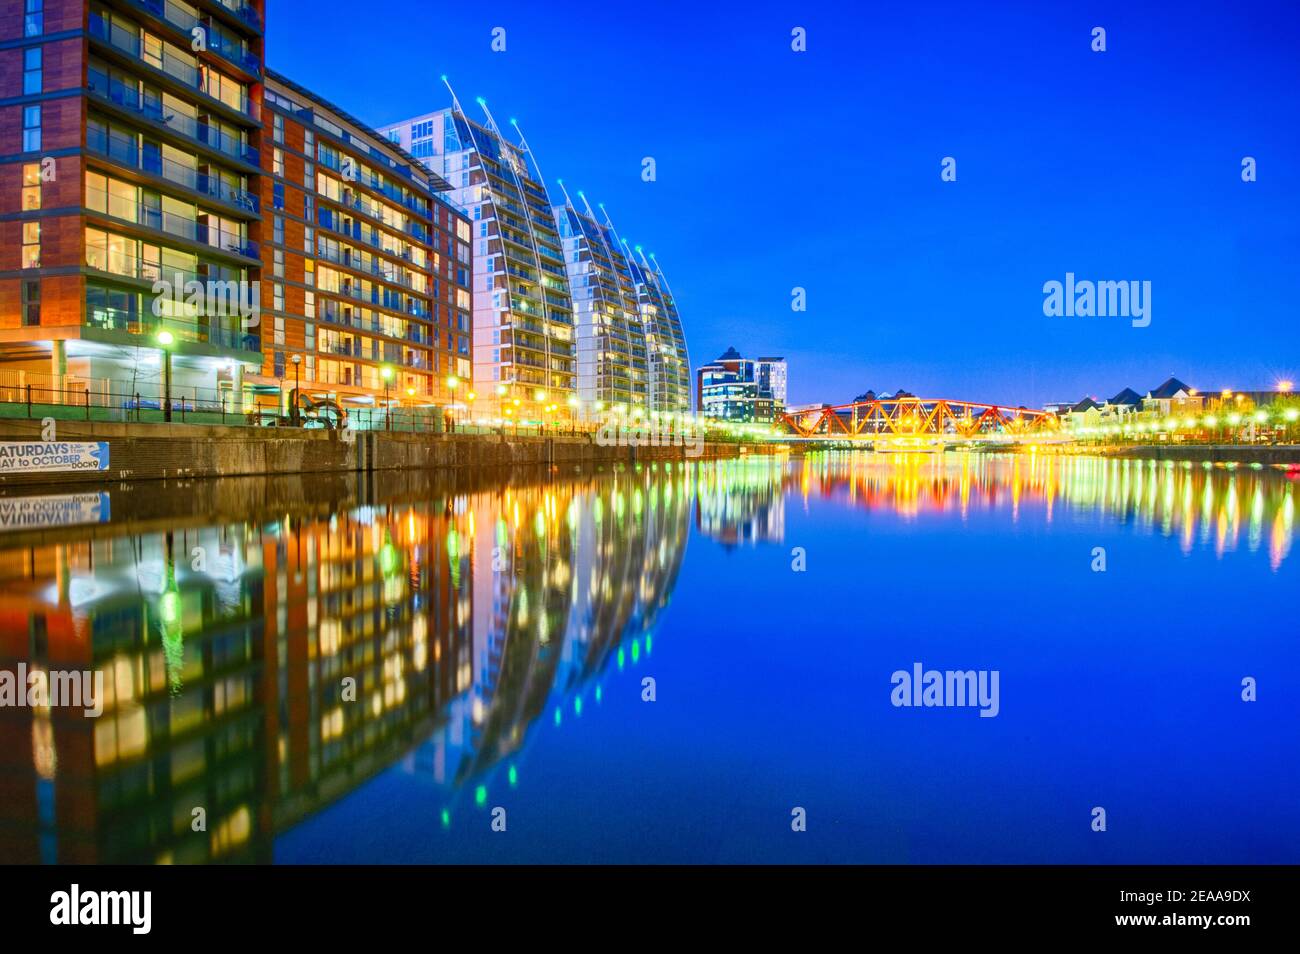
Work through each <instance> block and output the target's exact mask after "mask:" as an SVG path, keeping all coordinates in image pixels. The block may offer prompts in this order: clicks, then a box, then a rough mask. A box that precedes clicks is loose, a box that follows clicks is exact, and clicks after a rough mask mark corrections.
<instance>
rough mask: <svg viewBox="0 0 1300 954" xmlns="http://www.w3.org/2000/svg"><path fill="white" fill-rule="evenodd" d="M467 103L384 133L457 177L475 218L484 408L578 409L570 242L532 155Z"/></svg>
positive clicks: (476, 335) (458, 198) (541, 413)
mask: <svg viewBox="0 0 1300 954" xmlns="http://www.w3.org/2000/svg"><path fill="white" fill-rule="evenodd" d="M484 112H485V116H486V117H487V118H486V120H485V121H484V122H476V121H474V120H472V119H470V118H469V117H468V116H467V115H465V113H464V112H463V111H462V110H461V109H460V106H459V104H456V105H454V106H452V107H450V108H447V109H443V110H439V111H438V112H434V113H427V114H425V115H423V116H417V117H415V118H414V119H410V120H406V121H403V122H400V123H395V124H393V125H390V126H385V127H383V128H382V129H381V132H382V133H383V134H384V135H386V136H388V137H389V138H390V139H391V140H392V141H393V142H395V143H398V144H400V145H401V146H403V147H404V148H406V149H407V150H409V151H410V152H411V153H412V154H414V155H416V156H420V157H422V158H421V161H422V162H423V163H424V164H425V165H426V166H427V167H428V168H429V169H431V170H433V171H434V172H435V173H438V174H440V175H441V176H442V177H443V178H444V179H446V180H447V181H448V182H449V183H450V184H451V192H450V193H449V198H450V199H451V201H452V202H453V203H454V204H455V205H456V206H458V207H459V208H461V209H462V210H464V211H465V213H466V214H467V215H468V216H469V218H470V220H471V234H472V236H473V238H472V245H473V278H474V287H473V295H472V298H473V306H474V322H473V327H474V332H473V365H474V390H475V392H476V393H477V394H478V398H479V406H478V410H479V412H480V413H485V414H491V415H494V416H498V415H499V416H504V417H513V418H514V419H515V420H520V421H532V422H539V421H549V420H558V419H562V418H567V417H569V416H570V415H574V414H576V411H577V402H578V384H577V360H576V347H575V335H574V316H573V300H572V298H571V296H570V292H569V281H568V274H567V271H566V269H565V262H564V251H563V243H562V242H561V240H560V236H559V233H558V232H557V230H556V223H555V219H554V217H553V215H552V212H551V201H550V199H549V197H548V196H547V192H546V189H545V187H544V186H543V185H542V177H541V173H540V171H538V169H537V165H536V163H535V161H534V159H533V156H532V153H531V151H530V150H528V149H527V147H526V145H524V144H523V142H522V140H521V141H520V142H518V143H516V142H512V141H511V140H509V139H507V138H506V137H505V135H504V134H503V133H502V131H501V129H500V127H498V126H497V124H496V122H495V121H494V120H493V119H492V118H491V114H490V113H487V111H486V107H485V109H484Z"/></svg>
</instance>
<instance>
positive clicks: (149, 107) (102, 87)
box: [87, 69, 261, 166]
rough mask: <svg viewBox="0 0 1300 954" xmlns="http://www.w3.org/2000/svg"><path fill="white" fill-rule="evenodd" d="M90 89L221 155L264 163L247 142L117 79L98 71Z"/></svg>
mask: <svg viewBox="0 0 1300 954" xmlns="http://www.w3.org/2000/svg"><path fill="white" fill-rule="evenodd" d="M87 86H88V88H89V89H90V91H91V92H92V93H93V94H95V95H96V96H97V97H99V98H100V99H102V100H104V101H105V102H108V103H112V104H114V105H116V106H120V107H122V108H123V109H127V110H130V111H131V112H133V113H136V114H137V115H139V116H142V117H143V118H145V119H147V120H149V121H151V122H154V123H157V124H159V125H161V126H165V127H167V128H168V129H169V130H171V131H172V132H175V133H179V134H180V135H182V136H185V137H186V138H188V139H192V140H194V141H195V142H198V143H202V144H203V145H205V146H207V147H208V148H210V149H215V150H216V151H217V152H220V153H223V154H225V155H227V156H230V157H231V158H234V159H238V160H240V161H241V162H246V163H248V164H249V165H252V166H256V165H258V163H259V162H260V161H261V157H260V156H259V154H258V151H257V150H256V149H254V148H253V147H252V146H249V145H248V144H247V143H244V142H242V141H240V140H239V139H237V138H236V137H234V136H231V135H228V134H227V133H224V132H222V131H221V130H220V129H218V128H216V127H215V126H209V125H208V124H207V123H201V122H198V121H197V120H195V119H192V118H190V117H189V116H184V115H182V114H180V113H168V112H167V111H166V110H164V109H163V107H162V105H161V104H158V103H151V102H149V101H148V100H146V99H144V98H143V97H142V96H141V95H140V94H139V92H138V91H137V90H134V89H131V88H130V87H128V86H126V85H124V84H123V83H120V82H118V81H116V80H110V79H109V78H108V77H107V76H105V75H104V74H103V73H100V72H97V71H95V70H94V69H92V70H91V71H90V82H89V83H88V84H87Z"/></svg>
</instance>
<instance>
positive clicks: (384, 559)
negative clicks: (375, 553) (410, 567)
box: [379, 543, 398, 577]
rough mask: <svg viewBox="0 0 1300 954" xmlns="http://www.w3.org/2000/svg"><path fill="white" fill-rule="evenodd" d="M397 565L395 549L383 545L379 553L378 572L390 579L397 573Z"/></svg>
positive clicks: (389, 545) (388, 545) (389, 544)
mask: <svg viewBox="0 0 1300 954" xmlns="http://www.w3.org/2000/svg"><path fill="white" fill-rule="evenodd" d="M397 565H398V559H397V547H395V546H393V545H392V544H391V543H385V544H384V545H383V547H382V548H381V549H380V551H379V572H380V573H382V574H383V575H384V576H386V577H391V576H392V575H393V574H394V573H395V572H396V571H397Z"/></svg>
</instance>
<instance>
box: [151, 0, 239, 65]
mask: <svg viewBox="0 0 1300 954" xmlns="http://www.w3.org/2000/svg"><path fill="white" fill-rule="evenodd" d="M129 2H130V3H131V4H133V5H134V6H137V7H139V8H141V9H142V10H147V11H148V12H149V13H151V14H153V15H154V16H155V17H157V18H158V19H159V20H165V21H166V22H167V23H170V24H171V25H172V26H174V27H176V28H177V29H178V30H180V31H181V32H182V33H186V34H189V35H190V36H193V33H194V28H195V27H199V28H200V29H202V30H203V32H204V39H205V42H206V43H207V48H208V49H209V50H211V51H212V52H213V53H216V54H217V55H218V56H220V57H221V58H222V59H224V60H227V61H229V62H231V63H234V64H235V65H236V66H238V67H239V68H240V69H242V70H244V71H245V72H246V73H252V74H253V75H254V76H258V75H260V74H261V72H262V67H261V64H260V63H258V61H257V57H256V56H254V55H253V54H252V53H250V52H248V50H247V49H246V48H245V47H244V45H243V44H242V43H241V42H240V41H239V40H237V39H235V38H234V37H232V36H229V35H228V34H227V33H226V32H225V30H223V29H222V28H221V27H219V26H217V25H216V24H215V23H204V22H203V21H202V20H200V19H199V18H198V17H196V16H194V15H193V14H192V13H190V12H189V11H188V10H182V9H181V8H180V7H178V6H177V5H176V4H174V3H172V2H171V0H129Z"/></svg>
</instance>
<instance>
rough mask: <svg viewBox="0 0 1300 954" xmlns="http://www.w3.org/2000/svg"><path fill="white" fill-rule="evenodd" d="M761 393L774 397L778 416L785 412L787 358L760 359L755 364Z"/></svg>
mask: <svg viewBox="0 0 1300 954" xmlns="http://www.w3.org/2000/svg"><path fill="white" fill-rule="evenodd" d="M754 372H755V376H756V377H757V378H758V390H759V393H767V394H770V395H772V403H773V405H774V407H775V409H776V416H777V417H780V416H781V413H782V412H783V411H784V410H785V358H758V359H756V360H755V362H754Z"/></svg>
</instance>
